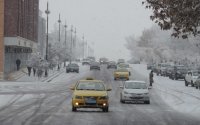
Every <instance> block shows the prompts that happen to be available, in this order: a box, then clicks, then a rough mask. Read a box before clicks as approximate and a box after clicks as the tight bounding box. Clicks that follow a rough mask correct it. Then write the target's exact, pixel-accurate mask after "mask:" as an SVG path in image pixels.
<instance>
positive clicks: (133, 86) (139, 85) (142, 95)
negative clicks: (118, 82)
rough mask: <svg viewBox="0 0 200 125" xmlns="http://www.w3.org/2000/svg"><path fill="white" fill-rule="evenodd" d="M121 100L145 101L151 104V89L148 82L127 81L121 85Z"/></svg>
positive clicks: (123, 101) (122, 101)
mask: <svg viewBox="0 0 200 125" xmlns="http://www.w3.org/2000/svg"><path fill="white" fill-rule="evenodd" d="M120 88H122V91H121V93H120V102H121V103H125V102H127V101H128V102H130V101H143V102H144V103H146V104H150V97H149V90H148V86H147V83H145V82H143V81H132V80H130V81H125V83H124V85H123V86H120Z"/></svg>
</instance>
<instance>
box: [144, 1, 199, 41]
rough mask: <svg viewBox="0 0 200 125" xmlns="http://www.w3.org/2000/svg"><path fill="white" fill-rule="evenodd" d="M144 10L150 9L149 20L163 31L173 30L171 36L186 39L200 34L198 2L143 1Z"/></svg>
mask: <svg viewBox="0 0 200 125" xmlns="http://www.w3.org/2000/svg"><path fill="white" fill-rule="evenodd" d="M142 3H143V4H145V5H146V8H149V9H152V10H153V14H152V15H151V16H150V18H151V19H152V20H153V21H155V22H156V23H157V24H158V25H159V26H160V27H161V29H163V30H169V29H171V28H173V31H174V32H173V33H172V36H175V37H179V36H182V38H184V39H185V38H187V37H188V35H190V34H193V35H194V36H196V35H198V34H199V33H200V29H199V25H200V1H199V0H143V2H142Z"/></svg>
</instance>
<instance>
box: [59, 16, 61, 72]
mask: <svg viewBox="0 0 200 125" xmlns="http://www.w3.org/2000/svg"><path fill="white" fill-rule="evenodd" d="M58 23H59V34H58V42H59V43H58V48H60V47H61V44H60V23H61V19H60V14H59V19H58ZM58 70H60V64H59V62H58Z"/></svg>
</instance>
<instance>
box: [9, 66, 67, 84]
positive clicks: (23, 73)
mask: <svg viewBox="0 0 200 125" xmlns="http://www.w3.org/2000/svg"><path fill="white" fill-rule="evenodd" d="M64 71H65V67H61V68H60V70H57V68H54V69H53V70H48V77H45V73H44V72H43V75H42V77H41V78H38V76H37V74H35V76H34V74H33V70H31V75H30V76H28V70H27V68H22V69H20V70H19V71H14V72H12V73H10V74H9V75H8V76H7V78H6V80H8V81H18V82H20V81H21V82H33V81H41V82H44V81H46V80H48V79H51V78H53V77H55V76H57V75H58V74H61V73H62V72H64Z"/></svg>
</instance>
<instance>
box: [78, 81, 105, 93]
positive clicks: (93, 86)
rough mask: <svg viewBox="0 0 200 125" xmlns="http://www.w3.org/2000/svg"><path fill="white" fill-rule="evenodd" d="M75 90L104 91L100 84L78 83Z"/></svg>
mask: <svg viewBox="0 0 200 125" xmlns="http://www.w3.org/2000/svg"><path fill="white" fill-rule="evenodd" d="M76 89H77V90H95V91H105V87H104V85H103V83H101V82H80V83H78V85H77V88H76Z"/></svg>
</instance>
